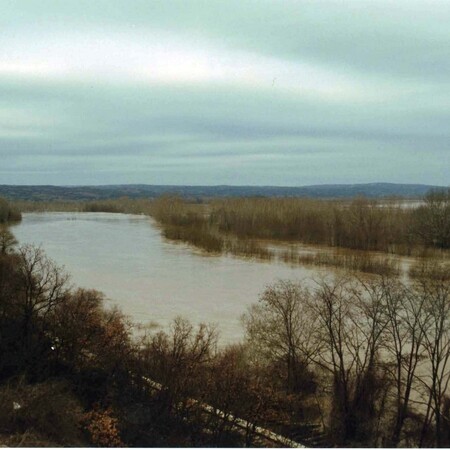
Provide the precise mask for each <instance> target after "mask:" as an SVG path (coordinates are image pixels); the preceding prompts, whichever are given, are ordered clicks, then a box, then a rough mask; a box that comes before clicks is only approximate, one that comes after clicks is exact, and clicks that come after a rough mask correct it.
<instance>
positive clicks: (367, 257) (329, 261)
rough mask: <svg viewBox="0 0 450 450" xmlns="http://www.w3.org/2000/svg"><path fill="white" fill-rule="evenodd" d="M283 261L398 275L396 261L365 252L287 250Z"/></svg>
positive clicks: (398, 270)
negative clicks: (299, 252)
mask: <svg viewBox="0 0 450 450" xmlns="http://www.w3.org/2000/svg"><path fill="white" fill-rule="evenodd" d="M282 259H283V261H285V262H289V263H296V264H306V265H313V266H330V267H337V268H342V269H346V270H352V271H357V272H365V273H373V274H377V275H399V273H400V268H399V263H398V261H396V260H394V259H392V258H387V257H385V256H374V255H371V254H370V253H365V252H345V253H340V252H318V253H310V254H298V253H295V252H292V251H288V252H285V253H283V254H282Z"/></svg>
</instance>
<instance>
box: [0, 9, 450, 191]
mask: <svg viewBox="0 0 450 450" xmlns="http://www.w3.org/2000/svg"><path fill="white" fill-rule="evenodd" d="M449 24H450V1H447V0H443V1H431V0H428V1H427V0H423V1H420V2H414V1H412V0H407V1H401V0H395V1H389V2H388V1H373V2H369V1H364V0H355V1H319V0H312V1H295V0H255V1H251V0H220V1H216V0H202V1H201V0H161V1H152V0H28V1H26V0H0V184H60V185H68V184H122V183H148V184H235V185H236V184H238V185H306V184H323V183H359V182H376V181H387V182H401V183H427V184H441V185H448V184H449V179H450V26H449Z"/></svg>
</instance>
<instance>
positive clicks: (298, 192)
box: [0, 183, 446, 201]
mask: <svg viewBox="0 0 450 450" xmlns="http://www.w3.org/2000/svg"><path fill="white" fill-rule="evenodd" d="M431 189H446V187H444V186H431V185H425V184H395V183H368V184H321V185H315V186H298V187H284V186H226V185H222V186H172V185H147V184H124V185H105V186H42V185H37V186H15V185H0V197H6V198H8V199H11V200H33V201H40V200H41V201H51V200H104V199H112V198H118V197H130V198H154V197H158V196H160V195H162V194H177V195H180V196H183V197H190V198H205V197H243V196H247V197H248V196H261V197H313V198H349V197H355V196H358V195H364V196H366V197H371V198H383V197H392V196H399V197H407V198H418V197H422V196H423V195H424V194H426V193H427V192H428V191H430V190H431Z"/></svg>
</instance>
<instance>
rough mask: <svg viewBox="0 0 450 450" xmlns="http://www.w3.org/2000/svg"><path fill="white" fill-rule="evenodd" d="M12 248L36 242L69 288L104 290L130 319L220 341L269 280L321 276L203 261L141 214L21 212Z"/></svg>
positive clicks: (241, 262)
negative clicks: (187, 325) (210, 326)
mask: <svg viewBox="0 0 450 450" xmlns="http://www.w3.org/2000/svg"><path fill="white" fill-rule="evenodd" d="M12 231H13V232H14V234H15V236H16V238H17V239H18V240H19V242H20V244H25V243H29V244H35V245H41V246H42V248H43V249H44V250H45V252H46V253H47V255H48V256H49V257H50V258H52V259H53V260H54V261H56V263H57V264H59V265H63V266H64V267H65V269H66V270H67V272H68V273H70V275H71V281H72V283H73V285H75V286H79V287H84V288H93V289H97V290H100V291H102V292H104V293H105V295H106V296H107V298H108V304H110V305H117V306H119V307H120V308H121V309H122V311H123V312H124V313H125V314H126V315H128V316H129V317H130V318H131V319H132V320H133V321H134V322H136V323H139V324H142V325H148V324H151V323H153V324H157V325H158V326H160V327H163V328H167V327H168V325H169V324H170V322H171V321H172V320H173V319H174V318H175V317H177V316H183V317H186V318H187V319H189V320H190V321H192V322H193V323H199V322H205V323H215V324H217V325H218V327H219V330H220V338H221V342H222V343H231V342H237V341H239V340H240V339H241V338H242V336H243V328H242V325H241V320H240V318H241V316H242V314H243V313H244V312H245V310H246V309H247V307H248V306H249V305H251V304H252V303H255V302H257V301H258V297H259V295H260V293H261V292H262V291H263V290H264V288H265V286H267V285H268V284H270V283H273V282H274V281H276V280H277V279H291V280H294V281H298V280H303V279H305V280H308V281H307V282H308V283H309V282H310V279H311V278H315V277H318V276H320V275H321V274H323V273H326V269H318V268H315V267H311V268H309V267H300V266H297V267H293V266H289V265H287V264H284V263H282V262H278V261H268V262H267V261H266V262H264V261H256V260H252V259H243V258H237V257H233V256H228V255H219V256H205V255H204V254H203V253H201V252H200V251H198V250H196V249H194V248H192V247H191V246H189V245H185V244H180V243H173V242H169V241H167V240H165V239H164V238H163V237H162V236H161V232H160V230H159V229H158V227H157V226H156V225H155V224H154V222H153V221H152V219H150V218H149V217H147V216H136V215H127V214H111V213H55V212H48V213H26V214H24V215H23V221H22V222H21V223H20V224H19V225H16V226H15V227H13V229H12Z"/></svg>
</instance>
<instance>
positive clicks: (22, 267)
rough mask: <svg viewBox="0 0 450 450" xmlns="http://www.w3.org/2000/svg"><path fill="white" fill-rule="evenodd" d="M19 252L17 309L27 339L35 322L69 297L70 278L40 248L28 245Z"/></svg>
mask: <svg viewBox="0 0 450 450" xmlns="http://www.w3.org/2000/svg"><path fill="white" fill-rule="evenodd" d="M18 253H19V263H18V269H17V271H18V286H19V295H18V306H19V308H20V309H21V315H22V318H23V333H24V336H27V335H28V334H29V332H30V326H31V323H32V320H33V319H35V318H36V317H39V316H45V315H46V314H47V313H49V312H50V311H51V310H52V309H53V308H54V307H55V306H56V305H58V304H59V303H61V302H63V301H64V300H65V299H66V298H67V296H68V292H69V287H68V279H69V277H68V275H67V274H66V273H65V272H64V271H63V270H62V269H61V268H60V267H58V266H57V265H56V264H55V263H54V262H53V261H52V260H51V259H49V258H48V257H47V256H46V255H45V253H44V251H43V250H42V249H41V248H39V247H34V246H31V245H25V246H22V247H20V248H19V252H18Z"/></svg>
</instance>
